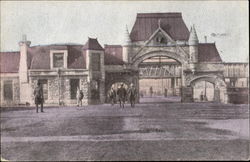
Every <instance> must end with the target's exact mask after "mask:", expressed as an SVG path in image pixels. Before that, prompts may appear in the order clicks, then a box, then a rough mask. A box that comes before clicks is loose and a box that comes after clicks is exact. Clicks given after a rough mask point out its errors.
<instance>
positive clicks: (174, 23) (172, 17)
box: [130, 13, 189, 42]
mask: <svg viewBox="0 0 250 162" xmlns="http://www.w3.org/2000/svg"><path fill="white" fill-rule="evenodd" d="M159 20H160V26H161V28H162V29H163V30H164V31H165V32H166V33H168V34H169V35H170V37H172V38H173V39H174V40H188V38H189V30H188V28H187V27H186V25H185V23H184V21H183V19H182V15H181V13H139V14H137V17H136V21H135V24H134V26H133V28H132V31H131V33H130V38H131V40H132V41H133V42H135V41H146V40H148V39H149V37H150V36H151V35H152V34H153V33H154V32H155V31H156V30H157V29H158V27H159Z"/></svg>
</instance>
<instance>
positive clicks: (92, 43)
mask: <svg viewBox="0 0 250 162" xmlns="http://www.w3.org/2000/svg"><path fill="white" fill-rule="evenodd" d="M83 49H85V50H87V49H88V50H103V48H102V46H101V45H100V44H99V42H98V41H97V39H94V38H88V41H87V42H86V44H85V45H84V47H83Z"/></svg>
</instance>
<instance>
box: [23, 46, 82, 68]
mask: <svg viewBox="0 0 250 162" xmlns="http://www.w3.org/2000/svg"><path fill="white" fill-rule="evenodd" d="M82 48H83V46H82V45H47V46H34V47H30V48H28V55H29V57H31V63H30V67H29V68H30V69H50V50H68V68H69V69H84V68H86V57H85V51H84V50H83V49H82Z"/></svg>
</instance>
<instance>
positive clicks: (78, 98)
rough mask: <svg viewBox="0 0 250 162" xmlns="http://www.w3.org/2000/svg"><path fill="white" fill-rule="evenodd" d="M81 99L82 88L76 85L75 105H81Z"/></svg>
mask: <svg viewBox="0 0 250 162" xmlns="http://www.w3.org/2000/svg"><path fill="white" fill-rule="evenodd" d="M82 99H83V92H82V90H80V89H79V87H77V92H76V100H77V106H79V105H80V106H82Z"/></svg>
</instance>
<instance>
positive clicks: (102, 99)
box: [99, 80, 105, 104]
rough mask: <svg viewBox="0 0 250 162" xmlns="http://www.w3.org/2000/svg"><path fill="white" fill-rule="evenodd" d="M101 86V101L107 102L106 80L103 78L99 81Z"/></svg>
mask: <svg viewBox="0 0 250 162" xmlns="http://www.w3.org/2000/svg"><path fill="white" fill-rule="evenodd" d="M99 86H100V89H99V91H100V103H102V104H103V103H105V82H104V81H103V80H100V83H99Z"/></svg>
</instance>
